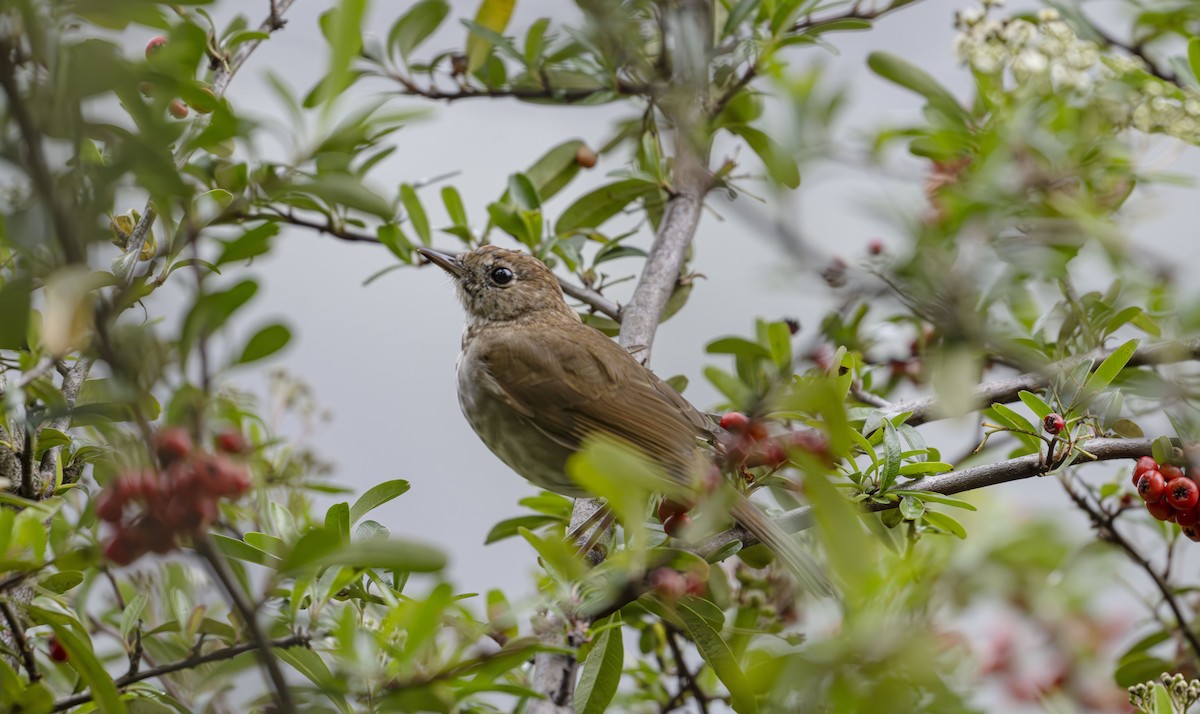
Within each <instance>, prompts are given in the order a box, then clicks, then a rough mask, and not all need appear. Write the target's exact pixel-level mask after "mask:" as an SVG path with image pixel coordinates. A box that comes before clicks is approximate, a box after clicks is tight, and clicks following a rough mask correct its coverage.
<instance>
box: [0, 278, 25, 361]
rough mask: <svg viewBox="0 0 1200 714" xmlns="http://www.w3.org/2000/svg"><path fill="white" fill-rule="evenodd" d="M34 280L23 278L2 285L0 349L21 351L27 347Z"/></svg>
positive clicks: (0, 298)
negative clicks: (2, 317) (26, 340)
mask: <svg viewBox="0 0 1200 714" xmlns="http://www.w3.org/2000/svg"><path fill="white" fill-rule="evenodd" d="M32 291H33V280H32V279H30V278H28V277H25V276H21V277H17V278H13V279H12V280H9V281H8V282H7V283H4V284H3V285H0V315H3V316H4V319H3V320H0V349H5V350H19V349H21V348H23V347H25V339H26V335H27V333H28V330H29V303H30V293H31V292H32Z"/></svg>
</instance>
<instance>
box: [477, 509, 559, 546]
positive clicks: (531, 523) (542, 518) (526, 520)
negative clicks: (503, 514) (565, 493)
mask: <svg viewBox="0 0 1200 714" xmlns="http://www.w3.org/2000/svg"><path fill="white" fill-rule="evenodd" d="M561 520H562V519H560V518H558V517H557V516H546V515H535V516H517V517H516V518H508V519H505V520H503V521H500V522H499V523H497V524H496V525H494V526H492V529H491V530H490V531H488V534H487V539H486V540H484V541H483V544H484V545H491V544H492V543H496V542H498V541H502V540H504V539H506V538H511V537H513V536H515V535H519V532H520V530H521V529H522V528H525V529H528V530H534V529H536V528H541V527H542V526H544V525H546V524H548V523H559V522H561Z"/></svg>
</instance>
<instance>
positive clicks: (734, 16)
mask: <svg viewBox="0 0 1200 714" xmlns="http://www.w3.org/2000/svg"><path fill="white" fill-rule="evenodd" d="M761 4H762V0H741V1H740V2H739V3H738V4H737V5H735V6H734V8H733V9H732V10H730V11H729V17H727V18H725V27H724V28H723V29H722V30H721V34H722V35H730V34H733V33H734V32H736V31H737V28H738V26H739V25H741V24H742V22H743V21H744V20H745V19H746V18H747V17H749V16H750V13H752V12H754V11H755V10H757V9H758V6H759V5H761Z"/></svg>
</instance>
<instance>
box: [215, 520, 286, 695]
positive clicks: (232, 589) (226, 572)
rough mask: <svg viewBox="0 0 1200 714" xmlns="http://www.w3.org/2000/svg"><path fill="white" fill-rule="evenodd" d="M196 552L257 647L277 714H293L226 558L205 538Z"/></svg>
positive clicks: (275, 664) (268, 647) (275, 661)
mask: <svg viewBox="0 0 1200 714" xmlns="http://www.w3.org/2000/svg"><path fill="white" fill-rule="evenodd" d="M195 548H196V552H197V553H199V554H200V555H201V557H203V558H204V560H205V561H207V562H208V565H209V567H210V568H211V569H212V571H213V574H214V575H216V576H217V580H218V581H220V583H221V586H222V587H223V588H224V589H225V593H226V594H227V595H228V596H229V599H230V600H231V601H232V602H233V606H234V608H235V609H236V610H237V611H238V614H239V615H241V617H242V620H243V621H244V622H245V623H246V629H247V630H249V632H250V637H251V639H253V640H254V642H256V643H257V644H258V658H259V661H260V662H261V663H262V665H263V666H264V667H266V669H267V675H268V676H269V677H270V679H271V685H272V687H273V689H274V697H275V703H276V705H277V707H278V709H277V712H278V713H279V714H292V713H293V712H295V711H296V705H295V703H294V702H293V701H292V693H291V690H289V689H288V686H287V680H286V679H284V678H283V672H282V670H280V669H279V660H278V659H276V657H275V653H274V652H273V651H272V650H271V646H272V645H271V641H270V640H268V639H267V636H266V635H265V634H263V630H262V627H261V626H260V625H259V624H258V615H257V613H256V612H255V611H254V607H253V606H252V605H251V604H250V601H249V600H247V599H246V594H245V593H243V592H242V588H241V586H240V585H238V583H237V580H235V579H234V577H233V573H232V571H230V569H229V564H228V563H226V562H225V556H224V555H222V554H221V552H220V551H218V550H217V549H216V547H215V546H214V545H213V541H212V538H211V537H210V536H209V535H208V534H205V535H203V536H202V537H200V538H197V539H196V542H195Z"/></svg>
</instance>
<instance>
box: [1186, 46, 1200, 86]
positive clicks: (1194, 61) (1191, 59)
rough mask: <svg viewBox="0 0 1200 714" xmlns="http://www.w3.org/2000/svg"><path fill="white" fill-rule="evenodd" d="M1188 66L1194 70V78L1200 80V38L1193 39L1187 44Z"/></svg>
mask: <svg viewBox="0 0 1200 714" xmlns="http://www.w3.org/2000/svg"><path fill="white" fill-rule="evenodd" d="M1187 56H1188V66H1190V67H1191V68H1192V76H1194V77H1195V78H1196V79H1200V37H1193V38H1191V39H1190V40H1188V44H1187Z"/></svg>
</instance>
